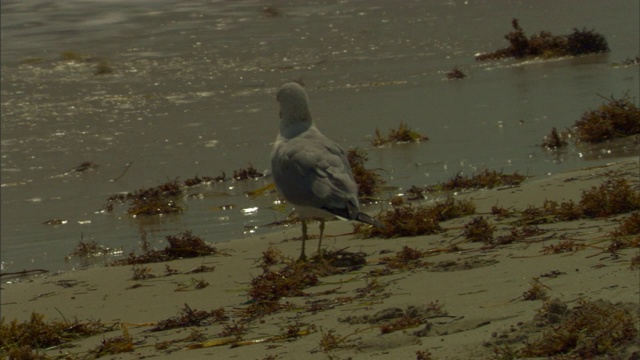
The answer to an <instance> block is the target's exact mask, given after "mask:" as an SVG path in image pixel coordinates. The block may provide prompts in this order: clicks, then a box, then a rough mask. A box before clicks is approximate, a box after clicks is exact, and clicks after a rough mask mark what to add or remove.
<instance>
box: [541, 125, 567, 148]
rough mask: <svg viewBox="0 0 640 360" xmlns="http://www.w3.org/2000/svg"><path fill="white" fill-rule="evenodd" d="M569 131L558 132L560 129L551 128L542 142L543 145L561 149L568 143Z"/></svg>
mask: <svg viewBox="0 0 640 360" xmlns="http://www.w3.org/2000/svg"><path fill="white" fill-rule="evenodd" d="M567 136H568V134H567V133H558V130H557V129H556V128H555V127H554V128H552V129H551V132H550V133H549V135H547V136H546V137H545V139H544V141H543V142H542V147H545V148H547V149H559V148H563V147H565V146H567V145H568V142H567V140H566V138H567Z"/></svg>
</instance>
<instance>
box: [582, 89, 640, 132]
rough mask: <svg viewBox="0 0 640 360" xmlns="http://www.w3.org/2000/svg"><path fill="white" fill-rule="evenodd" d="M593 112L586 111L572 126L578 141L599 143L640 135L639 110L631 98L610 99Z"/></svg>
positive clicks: (626, 96)
mask: <svg viewBox="0 0 640 360" xmlns="http://www.w3.org/2000/svg"><path fill="white" fill-rule="evenodd" d="M606 100H607V103H604V104H602V105H600V106H599V107H598V108H597V109H595V110H588V111H587V112H585V113H584V114H583V115H582V117H581V118H580V119H579V120H577V121H576V122H575V124H574V128H575V132H576V138H577V140H578V141H584V142H588V143H599V142H603V141H606V140H610V139H614V138H619V137H625V136H629V135H634V134H640V109H639V108H638V107H637V106H636V105H634V103H633V102H632V101H631V98H630V97H629V96H628V95H625V96H624V97H623V98H621V99H615V98H614V97H611V98H609V99H606Z"/></svg>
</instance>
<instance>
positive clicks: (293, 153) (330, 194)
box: [271, 126, 359, 219]
mask: <svg viewBox="0 0 640 360" xmlns="http://www.w3.org/2000/svg"><path fill="white" fill-rule="evenodd" d="M271 166H272V172H273V177H274V181H275V184H276V187H277V188H278V191H280V193H281V194H282V196H283V197H284V198H285V199H286V200H287V201H289V202H291V203H292V204H294V205H299V206H307V207H312V208H318V209H323V210H326V211H328V212H331V213H333V214H336V215H338V216H341V217H345V218H348V219H356V218H357V216H358V212H359V204H358V199H357V194H358V186H357V184H356V182H355V180H354V179H353V174H352V172H351V166H350V165H349V162H348V161H347V157H346V155H345V153H344V150H343V149H342V148H341V147H340V146H339V145H338V144H336V143H335V142H333V141H331V140H329V139H328V138H326V137H325V136H324V135H323V134H322V133H320V131H318V130H317V129H316V128H315V127H313V126H312V127H310V128H309V130H307V131H305V132H304V133H302V134H300V135H298V136H296V137H294V138H292V139H282V138H280V139H278V141H276V144H275V146H274V149H273V153H272V157H271Z"/></svg>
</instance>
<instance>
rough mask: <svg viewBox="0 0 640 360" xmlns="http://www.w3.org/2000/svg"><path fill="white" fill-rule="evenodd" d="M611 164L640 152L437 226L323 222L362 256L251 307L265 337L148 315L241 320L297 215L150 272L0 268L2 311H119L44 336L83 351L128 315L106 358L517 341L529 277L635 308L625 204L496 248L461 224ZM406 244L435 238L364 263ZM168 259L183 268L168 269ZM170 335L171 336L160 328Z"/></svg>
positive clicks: (575, 189)
mask: <svg viewBox="0 0 640 360" xmlns="http://www.w3.org/2000/svg"><path fill="white" fill-rule="evenodd" d="M609 171H616V172H617V173H618V174H621V175H620V176H625V177H626V178H628V179H629V180H630V181H632V182H633V183H634V184H635V185H636V189H637V185H638V175H639V174H640V172H639V164H638V159H627V160H622V161H619V162H617V163H615V164H610V165H607V166H603V167H595V168H586V169H581V170H578V171H572V172H568V173H563V174H557V175H553V176H549V177H545V178H543V179H528V180H527V181H525V182H524V183H523V184H522V185H521V186H518V187H513V188H500V189H492V190H482V191H474V192H469V193H465V194H458V195H456V197H457V198H471V199H473V201H474V203H475V204H476V206H477V214H476V215H473V216H467V217H464V218H459V219H454V220H451V221H447V222H444V223H442V226H443V227H444V228H445V229H447V230H446V231H445V232H444V233H442V234H437V235H430V236H418V237H411V238H405V237H403V238H395V239H379V238H373V239H360V238H357V237H354V236H353V235H344V234H348V233H350V232H351V231H352V225H351V224H350V223H347V222H340V221H331V222H328V223H327V227H326V230H325V234H327V237H326V238H325V240H324V245H325V246H326V249H328V250H336V249H344V248H346V250H347V251H352V252H356V251H363V252H365V253H366V255H367V257H366V259H367V265H366V266H364V267H362V268H360V269H358V270H355V271H350V272H346V273H343V274H339V275H332V276H327V277H322V278H320V284H319V285H318V286H313V287H309V288H306V289H304V291H305V293H306V294H307V295H306V296H299V297H291V298H287V299H281V300H280V302H281V303H286V302H290V303H291V304H293V305H294V306H293V307H292V308H291V309H289V310H282V311H279V312H277V313H274V314H270V315H267V316H264V317H260V318H257V319H254V320H252V321H245V322H244V325H245V327H246V328H247V332H246V333H245V334H244V335H243V339H245V340H252V339H263V340H264V339H267V340H266V341H262V342H259V341H255V342H254V343H250V344H247V345H244V346H235V347H234V346H231V345H230V344H225V345H221V346H211V347H204V348H198V349H191V348H189V346H191V347H198V346H203V345H213V342H212V341H218V340H219V339H221V338H222V337H221V336H219V334H220V332H221V331H223V329H224V324H221V323H213V324H205V325H203V326H193V327H188V328H178V329H170V330H164V331H158V332H152V331H150V329H152V328H153V327H154V326H155V325H156V324H157V322H158V321H161V320H165V319H168V318H171V317H174V316H177V315H179V314H180V313H181V311H182V309H184V306H185V304H188V306H189V307H190V308H191V309H197V310H206V311H211V310H214V309H218V308H220V307H223V308H224V309H225V313H226V314H227V315H229V316H230V317H231V318H230V319H229V320H228V321H227V325H228V324H233V323H234V322H236V324H238V323H240V321H241V319H240V317H239V316H238V314H239V313H238V312H237V310H238V309H243V308H246V307H247V301H248V300H249V297H248V295H247V293H248V290H249V287H250V282H251V280H252V279H253V278H254V277H256V276H258V275H260V274H261V273H262V269H260V268H259V267H258V266H257V265H256V264H257V263H256V261H257V260H258V259H259V258H260V257H261V256H262V252H263V251H265V250H267V248H268V247H269V246H273V247H274V248H276V249H278V250H280V251H282V253H283V254H284V255H286V256H290V257H292V258H294V257H296V256H297V254H298V253H299V250H300V249H299V247H300V241H299V240H297V238H298V237H299V236H300V227H299V226H300V225H292V226H290V227H283V228H279V229H277V230H275V231H273V232H272V233H269V234H267V235H260V236H255V237H249V238H245V239H239V240H233V241H229V242H226V243H219V244H216V246H217V247H218V248H219V249H220V250H223V251H224V252H225V253H227V254H228V256H222V255H221V256H208V257H202V258H196V259H187V260H177V261H171V262H168V263H157V264H148V265H145V266H147V267H148V268H150V269H151V270H152V273H153V274H155V275H156V277H155V278H151V279H146V280H132V274H133V271H132V267H131V266H99V267H95V268H90V269H87V270H80V271H73V272H67V273H62V274H47V275H41V276H35V277H30V278H22V279H15V278H14V279H7V278H6V277H5V278H3V279H2V280H3V284H2V316H3V317H5V324H6V323H7V322H8V321H11V320H14V319H17V320H18V321H25V320H27V319H29V317H30V315H31V313H32V312H38V313H42V314H44V315H45V316H46V320H47V321H51V320H64V319H66V320H67V321H72V320H79V321H80V322H83V321H88V320H100V321H101V322H103V323H114V324H118V326H116V327H115V328H114V330H112V331H110V332H106V333H104V334H100V335H95V336H91V337H89V338H84V339H80V340H75V341H73V342H71V344H72V345H73V346H72V347H67V348H59V349H56V348H54V349H49V350H48V351H46V353H47V354H48V355H58V354H65V353H70V354H83V353H86V352H88V351H90V350H92V349H96V348H97V347H98V346H99V345H100V344H101V342H102V341H103V340H104V339H111V338H115V337H118V336H122V335H123V334H124V330H123V328H126V332H128V334H129V335H130V336H131V338H132V340H133V342H134V348H133V351H132V352H129V353H123V354H117V355H108V356H106V358H119V359H129V358H131V359H134V358H143V357H153V358H165V357H166V358H185V357H187V356H188V357H189V358H204V357H211V356H213V357H214V358H222V359H267V358H270V359H299V358H302V357H304V358H308V359H328V358H332V359H347V358H352V359H369V358H394V359H415V358H419V357H417V355H416V353H417V352H418V351H422V352H423V354H426V353H427V352H429V353H430V354H431V355H430V356H431V358H433V359H463V358H478V359H482V358H492V356H493V355H494V348H495V347H498V348H501V347H502V349H504V348H505V346H506V345H510V346H512V347H514V348H519V347H521V346H522V343H523V342H524V341H526V340H528V341H529V342H531V341H534V340H535V339H536V338H539V336H540V331H541V330H542V328H536V326H534V325H535V321H534V318H535V316H536V314H537V313H538V312H539V310H540V309H541V308H542V307H543V304H544V303H545V300H544V298H540V299H533V300H525V299H524V296H523V294H525V293H526V292H527V291H529V290H531V289H532V286H533V285H535V284H536V281H537V282H538V283H539V286H538V288H539V289H543V290H544V292H545V293H546V294H545V297H546V299H558V300H560V301H561V302H563V303H566V304H567V306H568V307H569V308H573V307H574V306H577V305H578V304H579V303H580V301H581V300H587V301H596V300H599V299H602V300H606V301H610V302H612V303H614V304H619V306H630V307H631V308H632V309H634V310H633V312H634V313H635V314H636V315H637V309H638V306H639V302H640V300H639V299H640V276H639V275H640V271H639V270H638V268H635V269H631V267H630V265H631V261H632V259H633V258H634V257H637V256H638V249H637V248H632V249H623V250H620V251H618V252H617V253H616V254H615V255H612V254H610V253H607V252H604V251H603V249H604V248H605V247H606V246H607V245H608V244H609V242H610V235H609V233H610V232H611V231H612V230H613V229H615V228H616V227H617V226H618V225H619V220H620V219H623V218H625V217H627V216H628V215H629V214H622V215H619V216H613V217H608V218H603V219H596V220H584V219H582V220H577V221H567V222H556V223H551V224H541V225H538V227H539V228H540V229H543V230H545V231H544V232H543V233H541V234H540V235H537V236H534V237H531V238H527V239H526V241H518V242H515V243H512V244H508V245H502V246H496V247H490V248H488V247H483V244H482V243H471V242H466V241H465V239H464V236H462V233H463V227H464V225H465V224H467V223H469V222H470V220H471V219H472V218H474V217H476V216H478V215H482V216H484V217H485V218H486V219H488V220H489V221H491V222H492V223H494V225H495V226H496V228H497V229H498V230H502V231H504V230H505V229H508V228H509V227H510V225H509V222H510V221H512V220H510V219H505V220H501V221H498V220H497V219H496V218H495V216H491V215H490V209H491V207H492V206H494V205H498V206H502V207H504V208H512V209H517V210H525V209H527V207H529V206H536V207H540V206H542V203H543V201H544V200H545V199H549V200H555V201H558V202H562V201H567V200H574V201H579V199H580V196H581V194H582V192H583V191H584V190H587V189H590V188H591V187H592V186H597V185H599V184H601V183H602V181H603V176H604V174H605V173H607V172H609ZM370 210H371V209H370ZM309 230H310V232H312V233H314V231H317V228H316V227H315V226H314V225H312V226H310V227H309ZM196 235H197V234H196ZM571 239H573V240H574V241H575V243H577V244H581V245H586V247H584V248H583V249H581V250H579V251H569V252H562V253H558V254H544V253H543V250H544V249H549V247H550V246H552V245H557V244H559V243H561V242H562V241H566V240H571ZM314 244H315V240H313V239H312V240H310V241H309V245H308V247H309V249H314ZM452 244H458V249H457V251H454V252H447V251H443V250H444V249H446V248H447V247H450V245H452ZM403 246H410V247H412V248H415V249H419V250H424V251H429V256H427V257H425V258H424V259H423V261H425V262H427V263H428V266H424V267H419V268H416V269H408V270H392V271H391V272H390V273H388V274H386V275H380V276H372V275H371V271H381V270H382V269H384V268H385V265H384V263H383V261H382V260H381V259H382V258H383V257H385V256H392V255H393V254H394V253H395V252H397V251H400V250H401V249H402V248H403ZM167 265H168V266H170V267H171V268H172V269H174V270H176V271H178V272H179V273H178V274H174V275H170V276H169V275H165V273H166V272H165V269H166V266H167ZM201 265H206V266H212V267H213V266H215V270H214V271H212V272H205V273H198V274H187V272H188V271H189V270H192V269H194V268H197V267H199V266H201ZM535 279H537V280H535ZM202 280H204V281H205V282H206V283H208V286H206V287H204V288H202V289H197V288H196V287H195V283H196V282H198V281H202ZM312 306H314V307H313V308H312ZM425 309H426V310H425ZM421 310H424V311H423V312H420V311H421ZM401 314H413V316H414V317H416V316H417V317H418V318H420V319H421V321H420V323H419V324H418V325H417V326H415V327H411V328H407V329H404V330H398V331H394V332H391V333H386V334H383V333H382V332H381V329H380V325H382V324H384V323H385V321H386V322H390V321H393V320H394V315H395V316H397V315H401ZM415 314H418V315H415ZM385 319H386V320H385ZM376 321H377V322H376ZM294 324H295V325H296V326H298V328H297V329H298V330H299V331H300V334H299V335H300V336H298V337H295V338H288V339H282V340H279V341H277V339H275V338H271V339H268V338H269V337H271V336H277V335H282V334H285V333H287V331H288V329H290V328H289V327H290V326H291V325H294ZM636 324H637V321H636ZM194 330H196V331H197V332H199V333H200V338H199V339H198V341H187V340H180V339H185V338H186V337H188V336H190V335H192V334H194ZM330 335H331V336H330ZM516 335H517V336H516ZM332 336H334V337H333V338H334V339H338V343H337V347H336V348H334V349H324V348H322V346H321V345H320V344H321V340H322V339H325V340H329V339H331V337H332ZM171 340H177V341H175V342H173V343H169V342H167V341H171ZM163 342H164V343H163ZM160 344H163V345H164V346H158V345H160ZM194 344H195V346H194ZM158 347H161V349H159V348H158ZM162 347H164V348H162ZM618 351H619V355H620V356H621V357H620V358H625V359H626V358H628V357H629V355H630V354H632V353H634V352H638V351H640V346H638V342H637V341H636V342H635V343H632V344H631V345H629V346H627V347H624V348H622V349H619V350H618ZM636 354H637V353H636ZM424 358H427V357H424Z"/></svg>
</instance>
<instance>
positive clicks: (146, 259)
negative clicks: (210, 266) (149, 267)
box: [112, 231, 221, 265]
mask: <svg viewBox="0 0 640 360" xmlns="http://www.w3.org/2000/svg"><path fill="white" fill-rule="evenodd" d="M166 240H167V241H168V242H169V245H168V246H167V247H165V248H164V250H147V251H145V253H144V254H142V255H135V254H134V253H131V254H129V257H128V258H126V259H123V260H116V261H114V262H113V263H112V265H137V264H148V263H157V262H165V261H171V260H177V259H183V258H193V257H198V256H206V255H219V254H221V252H220V251H218V249H216V248H215V247H213V246H211V245H209V244H207V243H206V242H205V241H204V240H203V239H202V238H201V237H199V236H195V235H193V234H192V233H191V231H185V232H183V233H181V234H178V235H168V236H167V237H166Z"/></svg>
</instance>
